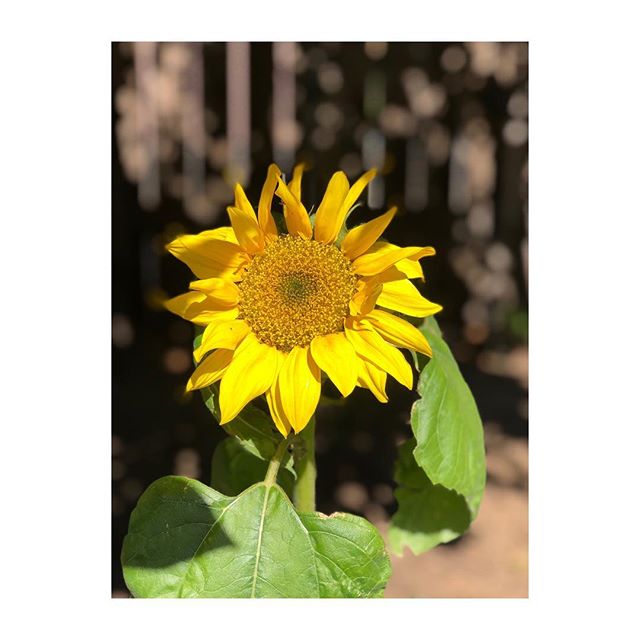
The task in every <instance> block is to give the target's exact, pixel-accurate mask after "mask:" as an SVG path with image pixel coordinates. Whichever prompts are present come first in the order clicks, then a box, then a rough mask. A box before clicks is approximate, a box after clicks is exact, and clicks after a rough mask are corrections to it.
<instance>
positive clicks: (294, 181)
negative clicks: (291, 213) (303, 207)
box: [289, 163, 305, 202]
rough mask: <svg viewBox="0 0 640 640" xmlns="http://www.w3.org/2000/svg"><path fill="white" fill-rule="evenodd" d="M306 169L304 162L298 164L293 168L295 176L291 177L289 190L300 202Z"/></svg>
mask: <svg viewBox="0 0 640 640" xmlns="http://www.w3.org/2000/svg"><path fill="white" fill-rule="evenodd" d="M304 169H305V165H304V163H300V164H297V165H296V166H295V167H294V168H293V177H292V178H291V182H289V191H291V193H292V194H293V196H294V197H295V198H297V199H298V200H299V201H300V202H302V174H303V173H304Z"/></svg>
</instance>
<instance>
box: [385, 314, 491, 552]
mask: <svg viewBox="0 0 640 640" xmlns="http://www.w3.org/2000/svg"><path fill="white" fill-rule="evenodd" d="M421 331H422V332H423V333H424V335H425V336H426V338H427V340H428V341H429V343H430V344H431V348H432V350H433V357H432V358H431V359H430V360H429V361H428V362H427V363H426V365H425V366H424V368H423V370H422V373H421V374H420V379H419V382H418V393H419V394H420V399H419V400H418V401H416V402H415V403H414V405H413V408H412V411H411V426H412V429H413V434H414V436H415V439H412V440H410V441H409V443H407V444H405V445H404V446H403V448H402V450H401V451H400V457H399V459H398V462H397V465H396V482H397V483H398V484H399V488H398V489H397V490H396V498H397V501H398V511H397V513H396V514H395V515H394V517H393V518H392V522H391V528H390V530H389V541H390V544H391V546H392V549H393V550H394V552H396V553H401V552H402V548H403V546H404V545H405V544H406V545H408V546H409V547H410V548H411V550H412V551H413V552H414V553H422V552H423V551H427V550H428V549H431V548H432V547H434V546H436V545H438V544H440V543H442V542H448V541H450V540H453V539H454V538H456V537H458V536H460V535H462V533H464V531H466V529H467V528H468V527H469V525H470V523H471V521H472V520H473V518H475V517H476V515H477V512H478V508H479V506H480V501H481V500H482V494H483V492H484V486H485V482H486V466H485V454H484V436H483V431H482V421H481V420H480V415H479V414H478V409H477V407H476V403H475V400H474V399H473V395H472V394H471V391H470V390H469V387H468V385H467V383H466V382H465V380H464V378H463V377H462V374H461V373H460V369H459V368H458V365H457V363H456V361H455V359H454V357H453V355H452V353H451V351H450V349H449V347H448V346H447V344H446V342H445V341H444V339H443V337H442V334H441V332H440V329H439V327H438V324H437V322H436V321H435V319H434V318H428V319H427V321H425V323H424V324H423V326H422V327H421ZM410 450H412V451H413V456H410V455H409V452H410Z"/></svg>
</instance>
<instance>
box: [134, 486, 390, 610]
mask: <svg viewBox="0 0 640 640" xmlns="http://www.w3.org/2000/svg"><path fill="white" fill-rule="evenodd" d="M122 565H123V569H124V577H125V581H126V583H127V586H128V588H129V590H130V591H131V593H132V594H133V595H134V596H135V597H139V598H154V597H155V598H158V597H165V598H174V597H178V598H252V597H256V598H277V597H286V598H367V597H377V596H381V595H382V591H383V589H384V587H385V584H386V582H387V580H388V579H389V575H390V572H391V569H390V564H389V559H388V557H387V555H386V553H385V550H384V544H383V541H382V539H381V538H380V535H379V534H378V532H377V531H376V529H375V528H374V527H373V526H372V525H371V524H370V523H369V522H367V521H366V520H364V519H363V518H359V517H357V516H352V515H347V514H341V513H336V514H333V515H332V516H330V517H327V516H324V515H322V514H320V513H298V512H296V510H295V509H294V508H293V505H292V504H291V502H290V500H289V499H288V498H287V496H286V494H285V493H284V491H283V490H282V489H281V488H280V487H279V486H278V485H270V486H267V485H266V484H265V483H263V482H260V483H257V484H254V485H252V486H251V487H249V488H248V489H247V490H246V491H244V492H243V493H241V494H240V495H239V496H237V497H235V498H231V497H227V496H225V495H222V494H221V493H218V492H217V491H215V490H214V489H211V488H209V487H207V486H205V485H203V484H202V483H200V482H198V481H196V480H191V479H188V478H180V477H175V476H169V477H166V478H161V479H160V480H157V481H156V482H154V483H153V484H152V485H151V486H150V487H149V488H148V489H147V490H146V491H145V492H144V494H143V495H142V496H141V498H140V500H139V501H138V505H137V506H136V508H135V509H134V511H133V513H132V515H131V521H130V523H129V533H128V534H127V536H126V538H125V541H124V545H123V549H122Z"/></svg>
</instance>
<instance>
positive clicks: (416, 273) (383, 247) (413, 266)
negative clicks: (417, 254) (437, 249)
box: [369, 241, 424, 280]
mask: <svg viewBox="0 0 640 640" xmlns="http://www.w3.org/2000/svg"><path fill="white" fill-rule="evenodd" d="M401 248H402V247H399V246H398V245H396V244H391V243H390V242H384V241H378V242H376V243H374V244H373V246H372V247H371V251H370V252H369V253H371V252H373V251H375V252H377V253H386V252H389V251H393V250H394V249H401ZM390 268H391V269H395V270H398V271H400V272H401V273H404V274H405V275H406V276H407V278H420V279H422V280H424V272H423V271H422V266H421V265H420V263H419V262H418V260H414V259H412V258H404V259H403V260H399V261H398V262H396V264H395V265H394V266H393V267H390ZM396 279H397V278H396ZM400 279H402V278H400Z"/></svg>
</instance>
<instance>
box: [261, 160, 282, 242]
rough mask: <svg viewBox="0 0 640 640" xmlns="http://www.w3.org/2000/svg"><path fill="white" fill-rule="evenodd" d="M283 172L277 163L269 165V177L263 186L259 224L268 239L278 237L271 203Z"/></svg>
mask: <svg viewBox="0 0 640 640" xmlns="http://www.w3.org/2000/svg"><path fill="white" fill-rule="evenodd" d="M281 173H282V172H281V171H280V169H279V168H278V166H277V165H275V164H270V165H269V169H268V170H267V179H266V180H265V182H264V186H263V187H262V193H261V194H260V202H259V203H258V224H259V225H260V228H261V229H262V231H263V232H264V235H265V238H266V239H267V240H275V239H276V238H277V237H278V231H277V229H276V223H275V221H274V219H273V215H272V214H271V204H272V202H273V194H274V193H275V191H276V187H277V185H278V178H279V177H280V175H281Z"/></svg>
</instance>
